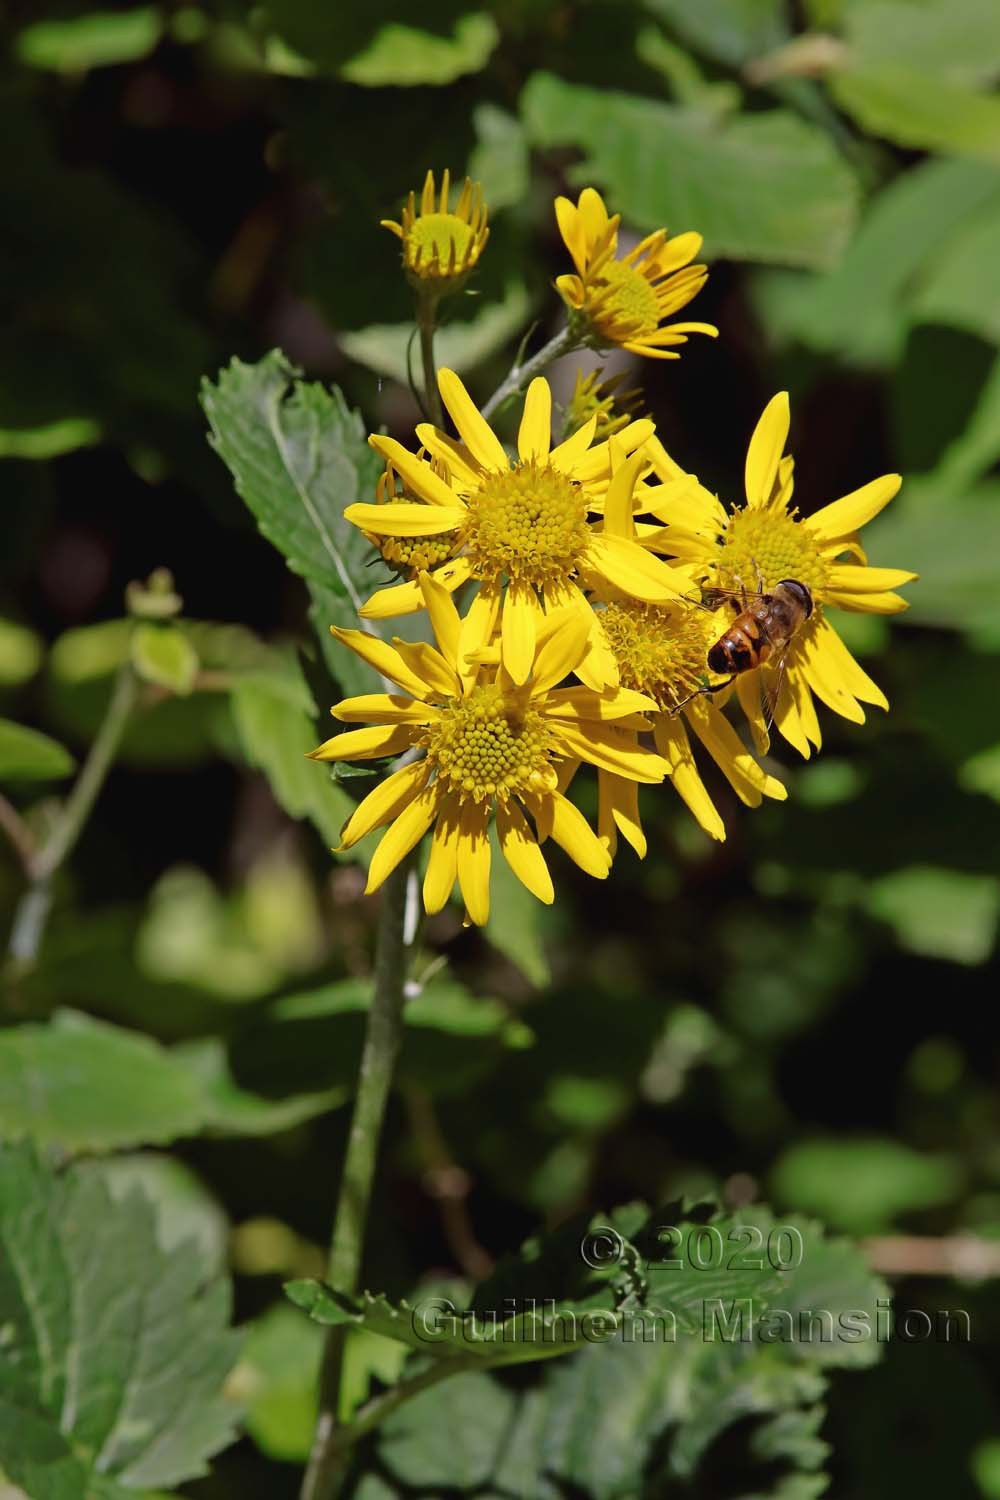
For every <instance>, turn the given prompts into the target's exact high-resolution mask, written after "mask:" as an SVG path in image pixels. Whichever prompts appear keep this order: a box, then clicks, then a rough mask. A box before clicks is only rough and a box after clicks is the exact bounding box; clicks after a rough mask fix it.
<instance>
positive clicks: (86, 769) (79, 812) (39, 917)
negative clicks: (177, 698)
mask: <svg viewBox="0 0 1000 1500" xmlns="http://www.w3.org/2000/svg"><path fill="white" fill-rule="evenodd" d="M138 689H139V684H138V680H137V678H136V676H135V673H134V672H133V670H132V667H131V664H130V663H129V662H125V663H123V665H122V666H121V667H120V668H119V670H118V676H117V677H116V678H115V683H114V687H113V688H112V690H111V698H110V699H109V701H108V707H107V711H106V713H105V715H104V719H103V722H102V723H101V727H100V729H99V730H98V731H97V737H96V739H95V740H94V743H93V744H92V745H91V747H90V751H89V753H88V755H87V758H86V760H85V761H84V763H83V768H82V770H81V771H80V774H79V776H78V777H77V778H76V781H75V782H74V784H73V789H72V791H71V792H70V794H69V796H68V797H67V798H66V801H65V802H64V803H63V805H62V807H61V808H60V809H59V812H58V813H57V815H56V820H55V823H54V825H53V827H52V831H51V832H50V834H49V836H48V838H47V839H46V840H45V842H44V843H43V844H42V846H41V848H39V849H36V850H35V851H34V852H33V853H32V854H31V857H30V859H29V860H28V861H27V871H28V875H29V877H30V879H31V884H30V886H29V887H28V890H27V891H26V892H25V894H24V896H23V897H22V898H21V901H20V903H19V905H18V908H17V911H16V912H15V914H14V924H13V926H12V928H11V935H10V957H11V959H12V961H13V963H14V964H15V966H16V967H17V968H18V969H23V968H26V967H28V966H29V965H31V964H32V963H34V961H35V958H36V957H37V955H38V949H39V947H40V946H41V941H42V936H43V934H44V931H45V924H46V921H47V919H48V914H49V908H50V906H51V904H52V898H51V883H52V877H53V876H54V875H55V873H56V871H57V870H58V869H59V867H60V865H62V863H63V861H64V860H65V859H66V857H67V855H68V854H69V853H70V852H71V851H72V849H73V848H74V846H75V844H76V842H77V840H78V839H79V837H80V835H81V833H82V832H83V830H84V827H85V825H86V822H87V819H88V818H89V816H90V813H91V810H92V808H93V806H94V803H95V802H96V801H97V797H98V793H99V792H100V790H101V787H102V786H103V785H104V781H105V778H106V777H107V774H108V772H109V771H110V770H111V767H112V765H113V763H114V759H115V755H116V754H117V751H118V746H119V744H120V743H121V738H122V735H123V734H124V733H125V726H126V725H127V724H128V721H129V718H130V717H131V714H132V711H133V709H134V708H135V705H136V702H137V699H138Z"/></svg>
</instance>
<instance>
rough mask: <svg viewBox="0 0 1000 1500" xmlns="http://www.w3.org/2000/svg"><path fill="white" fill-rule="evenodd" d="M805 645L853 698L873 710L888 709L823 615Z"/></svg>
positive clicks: (875, 684) (882, 695) (881, 695)
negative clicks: (868, 704) (869, 705)
mask: <svg viewBox="0 0 1000 1500" xmlns="http://www.w3.org/2000/svg"><path fill="white" fill-rule="evenodd" d="M806 643H807V645H808V646H809V649H810V651H811V652H812V653H814V654H815V655H816V656H817V657H822V658H823V659H824V661H826V662H828V663H829V670H830V671H831V672H832V673H834V674H835V675H836V677H837V678H838V679H839V681H840V682H841V683H842V684H843V686H844V687H845V688H846V689H847V691H848V692H849V693H852V694H853V695H854V697H855V698H860V699H861V702H862V703H873V704H874V705H875V707H876V708H882V709H887V708H888V707H889V700H888V698H887V697H886V696H885V694H884V693H883V691H882V689H881V688H880V687H879V685H878V683H876V682H873V681H872V679H871V678H870V677H869V676H868V673H867V672H866V671H865V670H864V669H863V667H861V666H860V665H859V664H858V663H857V662H856V661H855V660H854V657H853V656H852V655H851V653H850V651H848V649H847V647H846V646H845V645H844V643H843V641H842V640H841V639H840V636H839V635H838V634H837V631H836V629H835V628H834V626H833V624H832V623H831V621H830V620H829V619H827V617H826V615H821V616H820V617H819V619H818V620H817V621H816V625H815V627H814V629H813V630H812V631H810V632H809V634H808V636H807V638H806Z"/></svg>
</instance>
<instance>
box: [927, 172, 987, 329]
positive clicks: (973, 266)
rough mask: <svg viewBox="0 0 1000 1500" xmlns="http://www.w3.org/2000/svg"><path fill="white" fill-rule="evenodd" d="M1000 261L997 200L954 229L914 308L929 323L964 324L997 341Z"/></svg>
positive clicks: (953, 326)
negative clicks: (997, 298) (998, 272)
mask: <svg viewBox="0 0 1000 1500" xmlns="http://www.w3.org/2000/svg"><path fill="white" fill-rule="evenodd" d="M998 262H1000V202H995V203H993V204H991V205H990V206H989V208H988V209H984V210H983V211H982V212H981V213H979V214H977V215H976V216H975V217H974V218H973V219H972V220H970V221H969V222H968V223H967V224H965V225H963V226H959V227H958V228H957V230H956V229H955V228H954V227H953V232H952V235H951V238H950V242H949V244H948V246H947V249H946V251H945V253H944V254H943V255H942V256H940V257H939V258H938V259H937V260H936V261H935V264H934V266H933V267H932V268H930V271H929V274H928V275H927V277H926V279H925V280H924V282H923V284H922V286H921V287H920V288H919V290H918V292H917V295H916V297H915V299H914V303H913V309H914V314H915V316H916V317H917V318H919V319H921V320H923V321H924V322H928V323H945V324H947V325H948V326H949V327H951V328H964V329H966V330H967V331H968V332H969V333H973V334H976V335H977V337H979V338H982V339H991V340H992V341H993V342H994V343H995V344H1000V309H998V308H997V306H996V298H995V297H994V296H993V295H992V294H993V291H994V289H995V286H996V267H997V264H998Z"/></svg>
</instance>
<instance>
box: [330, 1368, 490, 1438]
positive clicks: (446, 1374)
mask: <svg viewBox="0 0 1000 1500" xmlns="http://www.w3.org/2000/svg"><path fill="white" fill-rule="evenodd" d="M485 1368H486V1362H485V1361H484V1360H483V1358H482V1356H481V1355H479V1354H456V1355H453V1356H452V1357H450V1358H448V1359H438V1360H435V1362H434V1363H433V1364H431V1365H428V1366H427V1367H426V1368H425V1369H423V1370H421V1371H420V1372H419V1374H417V1375H411V1376H410V1378H409V1380H401V1381H400V1382H399V1384H398V1385H394V1386H391V1387H390V1388H389V1389H388V1390H387V1391H382V1392H380V1393H379V1395H377V1396H373V1397H372V1398H371V1400H370V1401H366V1402H365V1404H364V1406H362V1407H360V1408H359V1409H358V1411H357V1412H356V1413H355V1415H354V1420H353V1421H352V1422H351V1425H350V1427H342V1428H341V1429H340V1435H339V1437H338V1438H337V1440H336V1443H335V1446H336V1448H337V1451H338V1453H342V1452H344V1451H346V1450H347V1449H348V1448H353V1446H354V1444H355V1443H357V1442H359V1441H360V1440H361V1438H363V1437H365V1436H366V1435H367V1434H368V1433H369V1432H371V1431H372V1430H373V1429H374V1428H376V1427H378V1425H379V1423H380V1422H384V1421H385V1419H386V1417H388V1416H389V1415H390V1413H392V1412H394V1411H395V1410H396V1408H397V1407H398V1406H402V1405H403V1403H404V1402H406V1401H410V1400H412V1398H413V1397H414V1396H419V1395H420V1392H421V1391H426V1390H428V1389H429V1388H430V1387H431V1386H432V1385H437V1384H438V1383H439V1382H440V1381H442V1380H448V1379H449V1378H450V1377H451V1376H452V1375H461V1374H462V1373H463V1372H464V1371H466V1370H477V1369H478V1370H482V1369H485Z"/></svg>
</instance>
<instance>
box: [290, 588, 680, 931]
mask: <svg viewBox="0 0 1000 1500" xmlns="http://www.w3.org/2000/svg"><path fill="white" fill-rule="evenodd" d="M418 586H419V588H420V589H421V591H422V593H423V596H424V600H425V603H426V606H427V610H428V613H429V615H430V619H431V623H432V625H433V628H434V634H435V637H436V639H437V643H438V649H437V650H435V649H434V647H433V646H430V645H427V644H424V643H421V644H417V645H414V644H410V643H407V642H405V641H401V640H398V639H397V640H394V641H393V643H392V645H387V644H386V643H385V642H384V641H382V640H379V639H378V638H377V637H375V636H372V635H369V634H368V633H367V632H365V631H363V630H340V629H337V628H336V627H332V630H333V634H334V635H335V636H336V638H337V639H338V640H339V641H341V642H342V643H343V644H344V645H345V646H349V647H350V648H351V650H353V651H355V652H357V654H358V655H359V656H361V657H363V658H364V660H365V661H367V662H369V663H371V665H372V666H373V667H375V669H376V670H377V671H378V672H380V673H381V674H382V675H383V677H387V678H388V679H389V680H390V681H391V682H394V683H397V684H398V686H399V687H400V688H401V689H402V694H400V695H398V696H397V695H396V694H387V693H371V694H366V695H365V696H363V697H359V698H348V699H345V701H344V702H342V703H338V704H337V705H336V706H335V708H334V709H333V714H334V716H335V717H336V718H338V719H342V720H344V721H346V722H348V723H353V722H362V723H365V722H367V723H369V724H371V725H373V726H374V727H371V728H366V729H355V730H348V731H347V732H346V733H344V734H340V735H337V736H335V738H333V739H331V740H327V742H326V743H325V744H323V745H320V746H319V748H318V749H317V750H314V751H313V752H312V756H313V759H315V760H331V761H352V760H370V759H373V758H380V757H382V756H390V755H392V756H395V755H399V754H401V753H402V752H404V751H407V750H409V751H416V752H417V753H419V754H420V756H421V758H420V759H419V760H415V761H413V762H412V763H411V764H409V765H405V766H403V767H402V768H401V769H399V770H397V771H396V772H394V773H393V775H391V776H389V777H388V778H387V779H386V780H385V781H383V782H382V783H381V784H380V785H379V786H377V787H376V788H375V790H374V791H373V792H370V793H369V794H368V796H367V797H366V798H365V800H364V801H363V802H362V803H361V804H360V806H359V807H357V808H356V810H355V811H354V813H353V814H352V816H351V818H350V819H349V821H348V822H347V824H346V825H345V827H344V830H343V834H342V842H341V848H343V849H349V848H351V847H352V845H354V844H356V843H357V842H358V840H359V839H361V838H364V836H365V834H367V833H370V832H371V831H372V829H375V828H383V827H385V825H386V824H389V825H390V826H389V828H388V829H387V831H386V833H385V834H383V836H382V839H381V841H380V842H379V845H378V847H377V849H376V850H375V854H374V856H373V857H372V862H371V867H370V869H369V872H368V885H367V890H368V891H369V892H370V891H374V890H377V889H378V887H379V886H380V885H381V884H382V882H383V881H384V880H385V878H386V876H387V875H388V874H389V873H390V872H391V871H392V870H394V869H395V867H396V865H398V864H399V862H400V860H401V859H403V858H404V857H405V855H406V854H408V853H409V851H410V850H411V849H413V848H414V847H415V845H416V844H417V843H418V842H419V841H420V839H421V838H422V837H423V835H424V834H425V833H427V832H428V830H429V829H431V828H433V829H434V838H433V842H432V845H431V853H430V860H429V863H428V866H427V873H426V876H425V878H424V904H425V906H426V908H427V910H428V911H429V912H436V911H440V910H441V908H442V907H443V906H444V904H445V902H446V901H447V900H448V898H449V896H450V895H451V892H452V889H453V887H454V884H455V881H456V880H457V881H458V883H459V886H460V888H461V892H462V897H463V899H464V901H465V905H466V909H467V911H468V914H469V917H470V919H471V920H472V921H473V922H476V923H480V924H481V923H483V922H485V921H486V920H487V917H488V916H489V905H490V895H489V885H490V842H489V825H490V821H491V819H492V818H493V817H494V816H495V819H496V827H497V834H498V836H499V842H500V848H501V850H502V852H503V855H504V857H505V858H506V860H507V862H508V864H509V865H510V867H511V869H512V870H513V871H514V873H515V874H516V875H517V877H518V879H519V880H521V882H522V883H523V884H524V885H525V886H526V887H527V888H528V890H530V891H531V892H532V893H533V894H534V895H535V896H537V897H538V899H539V900H540V901H545V902H551V901H552V899H553V888H552V880H551V877H550V875H549V871H548V868H547V866H546V863H545V858H544V856H543V854H542V851H541V848H540V844H541V843H542V842H543V841H544V840H545V839H547V838H551V839H553V840H554V841H555V842H556V843H557V844H559V845H561V846H562V848H563V849H565V851H566V852H567V854H569V856H570V857H571V858H572V859H573V860H575V862H576V863H577V864H578V865H579V866H580V868H581V869H583V870H585V871H586V872H587V873H588V874H589V875H593V876H596V878H597V879H599V880H602V879H604V878H605V876H606V875H607V873H608V870H609V869H610V865H611V861H610V857H609V855H608V853H607V850H606V848H605V846H604V844H603V843H602V842H601V840H600V839H599V838H598V837H597V835H596V834H595V833H594V832H593V830H592V829H591V827H590V825H589V824H588V823H587V821H586V819H585V818H584V817H583V815H582V813H580V812H579V811H578V810H577V808H576V807H574V805H573V804H572V803H571V802H570V801H569V800H568V799H567V798H566V797H565V796H564V795H563V793H562V792H561V790H560V777H559V766H560V764H561V763H562V762H564V761H567V760H569V761H572V762H576V761H581V760H582V761H587V762H589V763H590V764H591V765H595V766H598V767H600V768H601V769H602V770H605V771H610V772H611V773H613V774H614V775H616V776H619V777H622V778H623V779H624V780H626V781H636V782H640V781H641V782H653V783H655V782H659V781H661V780H662V779H663V776H664V774H665V773H666V771H667V766H666V763H665V762H664V761H663V760H662V759H661V758H660V757H659V756H658V755H656V754H654V753H653V751H652V750H647V749H645V748H643V747H641V746H640V745H639V743H638V740H637V731H638V730H640V729H644V728H645V727H646V720H645V718H644V717H643V714H644V711H645V710H646V709H648V708H649V707H651V703H650V700H649V699H648V698H646V697H644V696H643V695H642V694H640V693H636V692H632V691H630V690H628V689H621V690H619V691H618V692H616V693H614V694H605V695H603V696H602V695H600V694H597V693H594V692H591V691H590V690H589V689H588V688H585V687H578V686H577V687H559V686H557V684H559V683H560V682H562V680H563V679H564V678H565V677H566V676H567V675H568V674H569V673H570V672H572V671H573V670H574V669H575V668H576V666H577V665H578V663H579V661H580V659H581V658H582V656H583V655H584V653H585V651H586V649H587V627H586V623H585V621H584V620H583V618H582V616H581V615H580V613H579V612H578V611H576V610H574V609H569V608H564V609H560V610H556V611H554V612H553V613H551V614H550V615H548V616H547V617H546V619H545V620H544V621H543V623H542V626H541V628H540V629H539V632H538V635H537V638H536V642H535V648H534V651H533V654H532V662H531V671H530V674H529V680H528V681H527V682H526V683H524V684H523V685H522V684H518V683H516V682H515V681H514V680H513V678H512V677H511V676H510V673H509V672H507V671H506V669H505V668H504V667H503V665H502V664H498V665H485V664H482V663H480V662H478V661H475V660H471V661H470V659H469V654H468V652H467V651H466V649H465V644H466V642H465V639H464V635H465V622H464V621H462V620H461V619H460V618H459V614H458V611H457V610H456V608H455V605H454V602H453V600H452V598H451V595H450V594H449V593H448V591H447V589H445V588H442V586H441V585H440V584H438V583H435V582H434V580H433V579H432V578H431V577H430V576H429V575H428V574H427V573H422V574H421V575H420V579H419V581H418ZM486 654H487V655H489V652H488V651H487V653H486Z"/></svg>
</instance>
